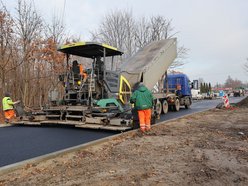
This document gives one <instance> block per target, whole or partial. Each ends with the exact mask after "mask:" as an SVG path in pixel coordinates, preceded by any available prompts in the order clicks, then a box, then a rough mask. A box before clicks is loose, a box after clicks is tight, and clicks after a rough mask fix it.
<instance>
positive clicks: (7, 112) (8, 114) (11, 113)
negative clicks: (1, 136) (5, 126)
mask: <svg viewBox="0 0 248 186" xmlns="http://www.w3.org/2000/svg"><path fill="white" fill-rule="evenodd" d="M19 102H20V101H16V102H13V101H12V99H11V98H10V93H8V92H6V93H5V94H4V98H3V100H2V104H3V112H4V118H5V123H9V122H10V120H11V119H12V118H14V117H15V116H16V115H15V110H14V104H17V103H19Z"/></svg>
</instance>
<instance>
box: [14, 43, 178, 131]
mask: <svg viewBox="0 0 248 186" xmlns="http://www.w3.org/2000/svg"><path fill="white" fill-rule="evenodd" d="M58 50H59V51H60V52H63V53H65V55H66V59H67V65H68V71H67V72H66V73H65V74H61V75H60V76H59V79H60V81H61V82H62V83H63V84H64V97H63V104H62V105H56V106H50V107H44V108H43V109H42V111H41V112H37V113H35V112H32V113H29V114H24V115H20V116H19V119H18V121H17V122H15V124H23V125H28V124H30V125H42V124H62V125H63V124H64V125H74V126H75V127H81V128H91V129H106V130H118V131H124V130H129V129H132V128H134V126H135V123H134V122H133V121H134V120H133V114H132V112H131V111H132V106H131V104H130V103H129V99H130V96H131V93H132V91H133V88H134V87H135V85H136V83H139V82H143V83H144V84H145V85H146V86H147V87H148V88H149V89H152V88H153V87H154V86H155V85H156V83H157V82H158V81H160V80H161V77H162V76H163V74H164V73H165V72H166V71H167V69H168V68H169V66H170V65H171V63H172V62H173V61H174V59H175V58H176V39H175V38H173V39H166V40H161V41H156V42H152V43H151V44H149V45H147V46H145V47H144V48H143V49H141V50H140V51H138V52H137V54H135V55H134V56H133V57H131V58H129V59H127V60H126V61H124V62H122V65H121V66H120V69H119V70H117V71H114V70H112V68H111V69H110V70H108V69H107V68H106V65H107V63H109V64H110V66H113V63H114V62H115V59H116V57H117V58H118V56H121V55H122V54H123V52H121V51H119V50H117V49H116V48H114V47H112V46H109V45H106V44H101V43H96V42H77V43H71V44H67V45H63V46H61V47H60V48H59V49H58ZM71 55H74V56H78V57H83V58H88V59H90V60H91V61H92V62H91V67H90V68H89V69H84V71H82V69H81V70H80V66H79V65H78V64H77V63H76V62H75V61H71ZM70 64H71V68H69V66H70ZM160 91H163V90H160ZM160 94H161V95H164V93H163V92H160ZM155 97H156V96H155ZM154 110H155V111H156V109H154Z"/></svg>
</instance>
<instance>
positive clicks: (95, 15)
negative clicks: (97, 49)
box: [3, 0, 248, 85]
mask: <svg viewBox="0 0 248 186" xmlns="http://www.w3.org/2000/svg"><path fill="white" fill-rule="evenodd" d="M30 1H32V2H34V3H35V5H36V9H37V10H38V11H39V12H40V13H41V15H42V16H43V17H44V19H46V21H48V22H49V21H50V20H49V19H51V16H52V15H54V13H56V14H57V15H59V16H62V15H63V9H64V2H65V11H64V21H65V24H66V27H67V28H69V30H70V33H71V34H75V35H77V36H80V37H81V38H82V40H87V41H88V40H89V39H90V38H89V36H90V35H89V31H91V30H93V29H95V28H97V25H98V24H99V23H100V22H101V21H102V19H103V17H104V15H106V14H108V13H109V12H110V11H113V10H116V9H118V10H122V9H124V10H132V12H133V15H134V16H135V17H137V18H139V17H141V16H146V17H147V18H148V17H150V16H156V15H162V16H164V17H165V18H167V19H172V25H173V27H174V28H175V31H178V32H179V33H178V34H177V38H178V41H179V45H184V46H185V47H186V48H188V49H190V51H189V55H188V58H187V59H186V61H187V64H186V65H185V66H184V67H183V68H182V71H183V72H184V73H186V74H188V76H189V77H190V79H191V80H193V79H198V78H203V79H204V80H205V81H206V82H211V83H212V85H215V84H216V83H224V82H225V80H226V79H227V77H228V75H230V76H231V77H232V78H233V79H239V80H241V81H243V82H247V81H248V73H245V71H244V69H243V65H244V63H245V62H246V58H248V1H247V0H36V1H35V0H30ZM3 2H4V3H5V4H6V6H7V9H8V10H10V11H11V12H12V11H14V7H16V5H17V0H3Z"/></svg>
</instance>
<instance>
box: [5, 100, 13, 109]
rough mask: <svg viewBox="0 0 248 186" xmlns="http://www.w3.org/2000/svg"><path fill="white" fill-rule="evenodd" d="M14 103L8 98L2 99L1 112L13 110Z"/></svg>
mask: <svg viewBox="0 0 248 186" xmlns="http://www.w3.org/2000/svg"><path fill="white" fill-rule="evenodd" d="M13 105H14V103H13V101H12V99H11V98H10V97H4V98H3V110H10V109H14V106H13Z"/></svg>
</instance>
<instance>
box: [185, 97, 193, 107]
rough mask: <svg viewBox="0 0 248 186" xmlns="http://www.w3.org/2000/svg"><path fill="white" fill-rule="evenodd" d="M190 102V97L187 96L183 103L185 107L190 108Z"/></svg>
mask: <svg viewBox="0 0 248 186" xmlns="http://www.w3.org/2000/svg"><path fill="white" fill-rule="evenodd" d="M191 103H192V102H191V99H190V98H188V99H187V101H186V103H185V108H186V109H189V108H190V105H191Z"/></svg>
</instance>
